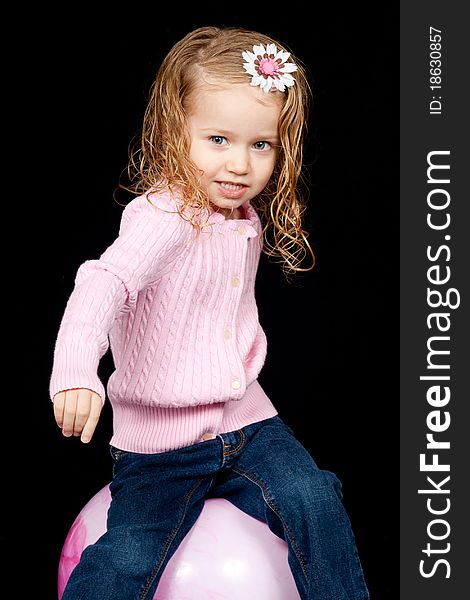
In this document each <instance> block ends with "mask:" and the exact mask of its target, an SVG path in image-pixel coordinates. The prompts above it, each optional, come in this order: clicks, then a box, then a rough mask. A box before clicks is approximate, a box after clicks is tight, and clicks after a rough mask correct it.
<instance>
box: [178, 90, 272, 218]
mask: <svg viewBox="0 0 470 600" xmlns="http://www.w3.org/2000/svg"><path fill="white" fill-rule="evenodd" d="M192 98H193V99H192V102H191V104H190V111H189V116H188V126H189V132H190V136H191V149H190V155H189V156H190V158H191V160H192V161H193V162H194V163H195V164H196V166H197V167H198V168H199V169H200V170H201V172H202V175H201V186H202V188H203V190H204V191H205V192H206V193H207V196H208V198H209V201H210V203H211V204H212V205H213V206H215V207H218V208H219V212H222V213H223V214H225V216H226V217H227V218H230V217H232V218H239V215H240V214H241V211H240V210H238V209H239V207H240V206H241V205H242V204H244V203H245V202H247V201H248V200H251V199H252V198H254V197H255V196H257V195H258V194H259V193H260V192H261V191H262V190H263V189H264V188H265V186H266V184H267V183H268V181H269V179H270V177H271V175H272V172H273V170H274V166H275V164H276V157H277V147H278V146H279V135H278V121H279V114H280V112H281V107H282V97H280V92H273V93H265V92H263V91H262V90H261V89H260V88H259V87H251V86H250V85H249V84H233V85H230V86H229V85H223V86H222V85H214V86H204V87H202V86H201V88H199V89H198V90H197V91H196V92H195V93H194V95H193V97H192ZM232 209H233V210H232Z"/></svg>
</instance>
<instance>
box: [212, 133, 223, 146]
mask: <svg viewBox="0 0 470 600" xmlns="http://www.w3.org/2000/svg"><path fill="white" fill-rule="evenodd" d="M210 140H211V142H213V143H214V144H216V145H217V146H222V145H223V144H224V142H226V141H227V140H226V138H224V136H223V135H211V137H210Z"/></svg>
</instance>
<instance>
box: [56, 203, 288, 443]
mask: <svg viewBox="0 0 470 600" xmlns="http://www.w3.org/2000/svg"><path fill="white" fill-rule="evenodd" d="M176 202H177V200H176V199H174V198H172V197H171V196H170V195H167V194H158V195H157V194H155V193H153V194H150V195H148V196H147V195H142V196H139V197H137V198H135V199H134V200H132V201H131V202H130V203H129V204H128V205H127V206H126V208H125V209H124V211H123V215H122V219H121V225H120V229H119V236H118V237H117V239H116V240H115V241H114V242H113V244H112V245H111V246H109V248H107V250H105V252H104V253H103V254H102V255H101V257H100V258H99V260H89V261H86V262H84V263H83V264H82V265H81V266H80V268H79V269H78V272H77V276H76V279H75V286H74V289H73V291H72V293H71V295H70V297H69V300H68V302H67V306H66V309H65V312H64V315H63V317H62V321H61V325H60V328H59V333H58V336H57V340H56V344H55V350H54V362H53V369H52V375H51V380H50V390H49V391H50V396H51V398H53V397H54V395H55V394H56V393H57V392H59V391H63V390H67V389H73V388H88V389H90V390H93V391H95V392H96V393H97V394H99V395H100V396H101V398H102V400H103V401H104V399H105V389H104V386H103V384H102V382H101V381H100V379H99V378H98V375H97V370H98V365H99V361H100V359H101V357H102V356H103V355H104V353H105V352H106V351H107V349H108V347H110V349H111V353H112V357H113V361H114V366H115V370H114V372H113V373H112V374H111V376H110V378H109V381H108V382H107V390H106V391H107V395H108V398H109V401H110V402H111V405H112V408H113V435H112V438H111V441H110V443H111V444H112V445H114V446H116V447H117V448H120V449H122V450H128V451H133V452H142V453H153V452H165V451H168V450H173V449H176V448H180V447H182V446H187V445H190V444H193V443H197V442H200V441H202V440H203V439H208V437H207V434H210V435H212V436H215V435H216V434H217V433H224V432H227V431H233V430H235V429H240V428H241V427H243V426H245V425H248V424H250V423H253V422H256V421H260V420H263V419H267V418H270V417H272V416H274V415H276V414H277V411H276V409H275V407H274V406H273V404H272V403H271V401H270V399H269V398H268V397H267V395H266V394H265V393H264V391H263V389H262V388H261V386H260V384H259V382H258V380H257V378H258V375H259V372H260V371H261V368H262V366H263V364H264V361H265V358H266V350H267V343H266V336H265V334H264V331H263V329H262V328H261V325H260V323H259V320H258V310H257V305H256V300H255V293H254V288H255V278H256V271H257V267H258V263H259V258H260V253H261V240H262V236H261V223H260V221H259V218H258V216H257V214H256V211H255V210H254V208H253V207H252V206H251V204H250V203H249V202H246V203H245V204H244V205H243V209H244V215H243V216H244V218H243V219H236V220H235V219H233V220H230V219H225V217H224V216H223V215H221V214H220V213H217V212H213V213H212V214H211V216H210V219H209V222H208V223H207V225H205V226H204V227H203V229H202V232H201V233H200V234H199V235H197V233H196V230H195V229H194V227H193V226H192V225H191V223H190V222H189V221H187V220H185V219H184V218H183V217H181V216H180V215H179V214H178V212H177V210H176ZM203 436H204V437H203Z"/></svg>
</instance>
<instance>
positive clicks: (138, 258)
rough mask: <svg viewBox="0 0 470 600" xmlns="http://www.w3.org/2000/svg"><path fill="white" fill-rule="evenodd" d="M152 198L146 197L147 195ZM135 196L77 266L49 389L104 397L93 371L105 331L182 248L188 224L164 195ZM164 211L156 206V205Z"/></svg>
mask: <svg viewBox="0 0 470 600" xmlns="http://www.w3.org/2000/svg"><path fill="white" fill-rule="evenodd" d="M151 198H152V197H151ZM152 202H154V204H151V203H150V202H149V201H148V200H147V198H146V197H145V196H139V197H138V198H135V199H134V200H133V201H132V202H130V203H129V204H128V205H127V207H126V208H125V210H124V212H123V215H122V219H121V226H120V230H119V236H118V238H117V239H116V240H115V241H114V243H113V244H112V245H111V246H109V248H107V250H106V251H105V252H104V253H103V254H102V255H101V257H100V258H99V260H89V261H86V262H85V263H83V264H82V265H81V266H80V268H79V269H78V272H77V276H76V278H75V286H74V289H73V291H72V293H71V295H70V297H69V300H68V302H67V306H66V308H65V312H64V315H63V317H62V321H61V324H60V328H59V333H58V336H57V340H56V344H55V350H54V361H53V368H52V375H51V379H50V388H49V393H50V397H51V399H52V398H53V397H54V395H55V394H57V393H58V392H59V391H63V390H67V389H74V388H87V389H90V390H92V391H94V392H96V393H97V394H99V395H100V397H101V399H102V401H103V402H104V399H105V389H104V386H103V384H102V383H101V381H100V379H99V378H98V375H97V370H98V365H99V361H100V359H101V357H102V356H103V355H104V353H105V352H106V350H107V349H108V346H109V341H108V333H109V331H110V329H111V327H112V325H113V322H114V320H115V319H116V317H117V316H118V315H119V314H120V313H121V311H125V310H129V307H130V306H131V305H132V304H134V303H135V302H136V300H137V295H138V293H139V292H140V291H141V290H142V289H145V287H147V286H148V285H150V284H151V283H154V282H156V281H158V280H159V278H160V277H162V275H164V274H165V273H166V272H167V271H168V269H170V268H171V265H172V263H173V262H174V261H175V260H176V259H177V258H178V257H179V256H180V254H181V253H182V252H183V250H184V248H185V247H186V245H187V243H188V241H189V239H190V237H191V232H192V226H191V225H190V224H189V223H188V222H187V221H185V220H184V219H182V218H181V217H180V215H179V214H178V213H175V212H170V211H175V210H176V208H175V204H174V203H173V202H172V201H170V200H169V199H168V197H164V196H158V198H157V199H156V200H155V199H152ZM157 206H158V207H160V208H163V209H164V210H160V208H157Z"/></svg>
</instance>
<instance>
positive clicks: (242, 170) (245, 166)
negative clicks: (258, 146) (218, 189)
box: [225, 148, 250, 175]
mask: <svg viewBox="0 0 470 600" xmlns="http://www.w3.org/2000/svg"><path fill="white" fill-rule="evenodd" d="M225 165H226V168H227V171H229V172H230V173H234V174H236V175H246V174H247V173H248V171H249V170H250V157H249V153H248V151H247V150H246V149H244V148H231V149H230V154H229V155H228V156H227V160H226V163H225Z"/></svg>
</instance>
